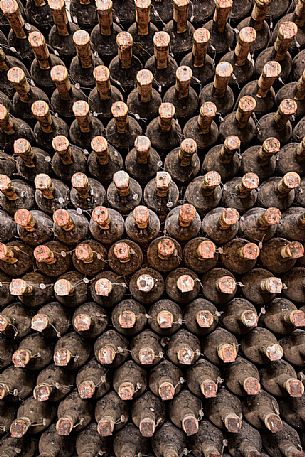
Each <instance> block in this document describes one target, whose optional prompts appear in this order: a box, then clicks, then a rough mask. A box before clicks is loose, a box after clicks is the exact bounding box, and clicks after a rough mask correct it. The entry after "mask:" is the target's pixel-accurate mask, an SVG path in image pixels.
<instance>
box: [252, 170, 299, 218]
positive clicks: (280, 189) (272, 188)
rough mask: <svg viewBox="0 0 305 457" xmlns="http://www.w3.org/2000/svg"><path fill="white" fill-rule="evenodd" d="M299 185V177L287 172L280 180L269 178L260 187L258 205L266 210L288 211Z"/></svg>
mask: <svg viewBox="0 0 305 457" xmlns="http://www.w3.org/2000/svg"><path fill="white" fill-rule="evenodd" d="M300 184H301V178H300V176H299V175H298V174H297V173H295V172H288V173H286V174H285V175H284V176H283V177H282V178H271V179H269V180H268V181H265V182H264V183H262V185H261V186H260V189H259V192H258V203H259V204H260V205H261V206H263V207H265V208H268V207H270V206H273V207H275V208H278V209H280V210H281V211H283V210H285V209H288V208H289V207H290V206H291V205H292V203H293V201H294V198H295V189H297V188H298V187H299V186H300Z"/></svg>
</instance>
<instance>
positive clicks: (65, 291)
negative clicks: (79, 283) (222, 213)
mask: <svg viewBox="0 0 305 457" xmlns="http://www.w3.org/2000/svg"><path fill="white" fill-rule="evenodd" d="M73 290H74V287H73V285H72V283H71V282H70V281H68V280H67V279H58V280H57V281H56V282H55V284H54V292H55V294H56V295H58V296H59V297H67V296H68V295H71V294H72V293H73Z"/></svg>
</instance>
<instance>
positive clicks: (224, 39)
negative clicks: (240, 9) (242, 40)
mask: <svg viewBox="0 0 305 457" xmlns="http://www.w3.org/2000/svg"><path fill="white" fill-rule="evenodd" d="M232 5H233V1H232V0H229V1H228V0H217V1H216V2H215V6H216V8H215V11H214V16H213V19H212V20H210V21H209V22H207V23H206V24H205V25H204V27H205V28H207V29H208V31H209V32H210V33H211V40H210V46H209V54H212V53H213V51H214V52H216V54H224V53H226V52H227V51H228V50H229V49H230V48H232V45H233V42H234V31H233V29H232V27H231V25H230V24H229V22H228V19H229V15H230V13H231V10H232Z"/></svg>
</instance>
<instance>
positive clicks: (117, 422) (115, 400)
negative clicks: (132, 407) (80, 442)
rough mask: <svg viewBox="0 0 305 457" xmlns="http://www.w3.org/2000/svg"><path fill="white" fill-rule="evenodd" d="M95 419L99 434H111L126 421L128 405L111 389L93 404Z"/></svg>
mask: <svg viewBox="0 0 305 457" xmlns="http://www.w3.org/2000/svg"><path fill="white" fill-rule="evenodd" d="M95 420H96V422H97V426H96V424H95V427H96V429H97V432H98V434H99V436H101V437H105V436H110V435H113V434H114V433H115V434H116V432H118V431H119V430H120V429H121V428H122V427H124V426H125V425H126V423H127V421H128V406H127V404H126V402H125V401H124V400H121V398H120V397H119V396H118V395H117V394H116V392H114V391H113V390H112V391H110V392H109V393H107V394H106V395H104V396H103V398H101V399H100V400H99V401H98V402H97V403H96V406H95Z"/></svg>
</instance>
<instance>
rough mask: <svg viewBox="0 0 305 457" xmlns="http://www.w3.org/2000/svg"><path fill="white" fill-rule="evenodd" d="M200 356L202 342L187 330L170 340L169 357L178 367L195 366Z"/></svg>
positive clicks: (179, 332)
mask: <svg viewBox="0 0 305 457" xmlns="http://www.w3.org/2000/svg"><path fill="white" fill-rule="evenodd" d="M199 356H200V341H199V338H197V337H196V336H195V335H193V334H192V333H191V332H188V331H187V330H184V329H183V330H179V331H178V332H177V333H175V334H174V335H173V336H172V337H171V338H170V340H169V343H168V346H167V357H168V358H169V360H170V361H171V362H173V363H175V364H176V365H178V366H182V367H183V366H189V365H192V364H194V363H195V362H196V361H197V360H198V359H199Z"/></svg>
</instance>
